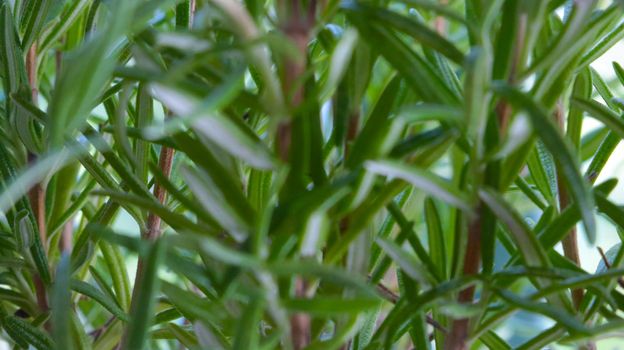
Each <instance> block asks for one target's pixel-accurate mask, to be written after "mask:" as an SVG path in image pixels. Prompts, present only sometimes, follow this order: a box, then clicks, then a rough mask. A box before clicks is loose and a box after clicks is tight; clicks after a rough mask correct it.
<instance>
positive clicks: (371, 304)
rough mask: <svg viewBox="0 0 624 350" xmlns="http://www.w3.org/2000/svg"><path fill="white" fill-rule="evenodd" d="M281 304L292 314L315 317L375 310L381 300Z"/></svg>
mask: <svg viewBox="0 0 624 350" xmlns="http://www.w3.org/2000/svg"><path fill="white" fill-rule="evenodd" d="M281 303H282V305H283V306H284V307H285V308H286V309H288V310H289V311H292V312H305V313H308V314H311V315H314V316H334V315H343V314H348V313H360V312H364V311H368V310H372V309H375V308H376V307H378V306H379V304H380V303H381V300H380V299H374V298H350V299H344V298H340V297H315V298H313V299H284V300H282V301H281Z"/></svg>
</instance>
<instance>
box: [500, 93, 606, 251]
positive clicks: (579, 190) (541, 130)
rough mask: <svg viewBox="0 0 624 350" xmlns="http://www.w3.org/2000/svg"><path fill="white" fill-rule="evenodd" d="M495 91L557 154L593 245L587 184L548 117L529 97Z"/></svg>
mask: <svg viewBox="0 0 624 350" xmlns="http://www.w3.org/2000/svg"><path fill="white" fill-rule="evenodd" d="M496 91H497V93H499V94H500V95H501V96H503V97H504V98H506V99H508V100H509V102H510V103H512V104H514V105H515V106H517V107H518V108H522V109H524V110H526V111H527V114H528V115H529V117H530V119H531V124H533V130H535V132H536V133H537V135H538V136H539V137H540V139H541V140H542V142H544V145H545V146H546V148H547V149H548V150H549V151H550V152H551V154H556V155H557V159H556V161H557V163H558V164H559V165H560V168H561V171H562V175H563V177H564V179H565V180H566V184H567V186H568V190H569V191H570V193H571V195H572V198H573V199H574V201H575V202H576V203H577V204H578V206H579V208H580V210H581V215H582V217H583V223H584V225H585V233H586V234H587V238H588V239H589V241H590V242H593V241H594V240H595V239H596V219H595V218H594V213H593V209H592V208H593V202H594V201H593V198H592V196H591V193H590V191H589V186H588V184H587V182H586V181H585V180H584V179H583V177H582V176H581V175H580V174H579V166H578V161H577V160H576V159H575V158H574V157H573V156H572V151H571V149H570V148H571V147H570V146H569V145H568V144H567V143H566V142H564V139H562V137H561V135H560V134H559V132H558V131H557V129H556V127H555V125H553V123H552V122H551V121H550V118H549V117H548V114H547V113H546V112H544V111H543V110H542V108H540V107H539V106H538V105H537V104H536V103H535V102H534V101H533V100H532V99H531V98H530V97H529V96H527V95H526V94H524V93H522V92H520V91H518V90H516V89H514V88H511V87H509V86H508V85H503V84H499V85H497V86H496Z"/></svg>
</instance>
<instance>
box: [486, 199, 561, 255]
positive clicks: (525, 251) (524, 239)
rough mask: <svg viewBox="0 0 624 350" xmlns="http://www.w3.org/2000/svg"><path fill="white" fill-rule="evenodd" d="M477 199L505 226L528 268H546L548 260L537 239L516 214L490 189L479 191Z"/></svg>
mask: <svg viewBox="0 0 624 350" xmlns="http://www.w3.org/2000/svg"><path fill="white" fill-rule="evenodd" d="M479 197H480V198H481V200H483V202H484V203H485V204H486V205H487V206H488V207H489V208H490V210H492V212H493V213H494V214H495V215H496V216H497V217H498V219H499V220H500V221H501V222H502V223H504V224H505V226H507V228H508V229H509V232H510V233H511V235H512V238H513V240H514V242H515V243H516V245H517V246H518V249H519V250H520V252H521V253H522V255H523V257H524V261H525V263H526V264H528V265H530V266H548V265H549V262H548V258H547V256H546V252H544V250H543V248H542V246H541V245H540V244H539V241H538V240H537V237H536V236H535V235H534V234H533V232H531V230H530V229H529V228H528V227H527V225H526V223H525V222H524V220H522V218H520V217H519V215H518V213H517V212H516V211H515V210H514V209H512V207H511V206H510V205H509V204H508V203H507V202H506V201H505V200H504V199H503V198H501V197H500V195H498V194H497V193H496V192H494V191H493V190H491V189H485V190H480V191H479Z"/></svg>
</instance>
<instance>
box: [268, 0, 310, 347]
mask: <svg viewBox="0 0 624 350" xmlns="http://www.w3.org/2000/svg"><path fill="white" fill-rule="evenodd" d="M300 5H301V4H300V1H299V0H292V1H291V3H290V9H289V10H290V13H289V16H290V17H289V18H287V19H286V21H285V23H284V25H283V28H282V31H283V32H284V33H285V34H286V36H287V37H288V39H290V41H291V42H292V43H293V44H294V45H295V47H296V48H297V55H296V56H295V57H287V58H286V60H285V62H284V74H285V76H284V92H286V95H287V96H288V93H291V92H292V95H291V96H292V98H291V100H290V103H289V105H290V107H291V108H293V109H295V108H297V107H299V106H300V105H301V103H302V101H303V96H304V89H303V84H302V83H301V79H302V78H303V77H304V74H305V68H306V63H307V62H306V56H307V46H308V41H309V36H310V32H311V30H312V27H313V25H314V19H315V17H316V1H314V0H313V1H310V4H309V7H308V9H307V10H306V11H305V12H304V11H302V9H301V6H300ZM291 143H292V126H291V122H290V120H287V121H283V122H282V123H281V124H280V125H279V126H278V129H277V140H276V145H277V152H278V154H279V157H280V158H281V159H282V161H284V162H288V159H289V157H290V148H291V147H290V145H291ZM306 284H307V283H306V281H305V280H304V279H303V278H301V277H297V278H296V279H295V295H296V296H297V297H301V298H304V297H306V289H307V288H306ZM290 333H291V338H292V345H293V348H294V349H295V350H299V349H303V348H305V347H306V346H307V345H308V344H309V343H310V340H311V319H310V316H309V315H307V314H305V313H295V314H293V315H292V316H291V318H290Z"/></svg>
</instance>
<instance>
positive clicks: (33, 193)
mask: <svg viewBox="0 0 624 350" xmlns="http://www.w3.org/2000/svg"><path fill="white" fill-rule="evenodd" d="M26 74H27V76H28V84H29V85H30V93H31V99H32V103H33V104H34V105H37V99H38V97H39V91H38V90H37V44H36V43H33V44H32V46H31V47H30V49H29V50H28V53H27V54H26ZM36 160H37V156H36V155H35V154H33V153H31V152H28V163H33V162H35V161H36ZM28 199H29V201H30V206H31V208H32V210H33V213H34V215H35V221H36V224H37V228H38V230H39V239H40V240H41V244H42V245H43V247H44V252H46V253H47V245H48V244H47V243H48V237H47V233H46V211H45V188H44V187H43V185H42V184H41V183H37V184H35V185H34V186H33V187H32V188H31V189H30V190H29V191H28ZM33 285H34V287H35V294H36V296H37V305H38V306H39V309H40V310H41V311H44V312H45V311H47V310H48V309H49V308H50V307H49V305H48V297H47V293H46V288H45V284H44V283H43V281H42V280H41V277H40V276H39V275H35V276H34V278H33Z"/></svg>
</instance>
